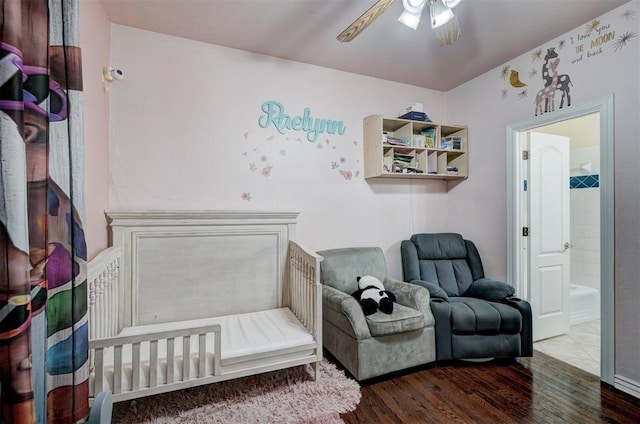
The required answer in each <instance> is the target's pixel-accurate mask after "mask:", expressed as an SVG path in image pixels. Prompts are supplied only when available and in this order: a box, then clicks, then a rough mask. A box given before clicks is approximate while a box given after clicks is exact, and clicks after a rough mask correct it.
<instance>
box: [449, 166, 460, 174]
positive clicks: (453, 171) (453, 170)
mask: <svg viewBox="0 0 640 424" xmlns="http://www.w3.org/2000/svg"><path fill="white" fill-rule="evenodd" d="M447 175H458V167H457V166H447Z"/></svg>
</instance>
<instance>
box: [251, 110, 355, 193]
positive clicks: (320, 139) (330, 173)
mask: <svg viewBox="0 0 640 424" xmlns="http://www.w3.org/2000/svg"><path fill="white" fill-rule="evenodd" d="M260 110H261V113H260V114H259V116H258V126H259V127H260V129H261V130H259V131H253V130H249V131H245V132H244V133H243V137H242V138H243V140H244V142H243V143H241V144H239V146H241V149H242V150H241V155H242V157H243V159H244V160H245V161H246V162H245V164H244V165H243V166H245V167H246V168H245V169H247V171H248V172H249V175H248V177H247V179H246V186H245V187H244V189H245V191H243V192H241V193H240V198H241V199H242V200H244V201H247V202H250V201H251V200H253V199H258V198H260V196H261V194H263V191H264V190H261V188H264V186H263V184H270V185H273V184H278V183H279V182H278V179H279V178H296V177H301V176H302V175H303V174H304V175H308V174H310V173H311V174H315V175H321V178H323V179H330V178H335V176H336V175H337V176H339V177H338V180H337V181H341V182H348V181H354V180H356V179H357V178H358V177H359V176H360V173H361V171H360V169H359V168H360V165H361V158H360V156H361V149H359V148H358V146H359V144H358V141H357V140H352V141H347V140H345V137H346V134H347V126H346V125H345V124H344V122H343V121H339V120H332V119H324V118H315V117H314V116H313V115H312V113H311V109H310V108H309V107H305V108H304V109H303V111H302V114H299V115H294V114H293V113H288V110H285V106H284V105H283V103H281V102H278V101H275V100H269V101H266V102H264V103H263V104H262V106H261V108H260ZM309 155H321V156H322V157H323V159H321V160H320V161H319V162H317V163H321V164H324V165H323V166H320V167H318V168H309V167H308V166H307V167H305V166H304V165H302V163H303V160H302V159H303V157H302V156H304V157H305V158H306V157H308V156H309ZM325 173H326V174H325Z"/></svg>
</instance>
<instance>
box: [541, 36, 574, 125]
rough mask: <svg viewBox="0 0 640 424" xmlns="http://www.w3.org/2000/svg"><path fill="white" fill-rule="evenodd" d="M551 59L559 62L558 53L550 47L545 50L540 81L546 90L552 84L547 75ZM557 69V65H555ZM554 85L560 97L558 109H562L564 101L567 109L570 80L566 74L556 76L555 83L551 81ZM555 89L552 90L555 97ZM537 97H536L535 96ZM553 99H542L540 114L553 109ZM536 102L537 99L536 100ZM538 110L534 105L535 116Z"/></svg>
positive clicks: (569, 104)
mask: <svg viewBox="0 0 640 424" xmlns="http://www.w3.org/2000/svg"><path fill="white" fill-rule="evenodd" d="M552 59H557V60H560V58H559V57H558V53H557V52H556V48H555V47H550V48H548V49H547V54H546V55H545V57H544V63H543V65H542V80H543V81H544V87H545V88H547V87H549V86H550V85H551V84H552V80H553V77H552V75H551V74H550V73H549V71H550V69H549V61H551V60H552ZM556 67H557V65H556ZM553 84H555V89H557V90H560V92H561V94H562V97H561V98H560V107H559V108H560V109H562V108H563V107H564V104H565V101H566V103H567V107H569V106H571V87H572V86H573V83H572V82H571V78H570V77H569V75H567V74H562V75H558V76H557V78H556V81H553ZM555 89H554V90H553V92H554V96H555ZM536 97H537V96H536ZM553 100H555V97H554V98H545V99H544V110H540V113H541V114H542V113H545V112H550V111H551V110H553V109H550V108H551V103H552V101H553ZM536 101H537V98H536ZM538 112H539V108H538V104H537V103H536V116H537V115H538Z"/></svg>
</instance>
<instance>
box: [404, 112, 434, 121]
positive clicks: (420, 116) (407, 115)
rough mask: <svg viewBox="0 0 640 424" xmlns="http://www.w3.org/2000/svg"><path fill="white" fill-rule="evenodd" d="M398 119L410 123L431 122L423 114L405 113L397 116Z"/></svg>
mask: <svg viewBox="0 0 640 424" xmlns="http://www.w3.org/2000/svg"><path fill="white" fill-rule="evenodd" d="M398 118H400V119H409V120H411V121H423V122H431V119H429V117H428V116H427V114H426V113H424V112H414V111H411V112H407V113H405V114H404V115H401V116H399V117H398Z"/></svg>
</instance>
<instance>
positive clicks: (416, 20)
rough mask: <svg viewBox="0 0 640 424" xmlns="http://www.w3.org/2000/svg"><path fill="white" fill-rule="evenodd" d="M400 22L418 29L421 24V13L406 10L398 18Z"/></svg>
mask: <svg viewBox="0 0 640 424" xmlns="http://www.w3.org/2000/svg"><path fill="white" fill-rule="evenodd" d="M398 22H400V23H401V24H403V25H406V26H408V27H409V28H411V29H418V25H419V24H420V13H411V12H407V11H406V10H405V11H404V12H402V15H400V17H399V18H398Z"/></svg>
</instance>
